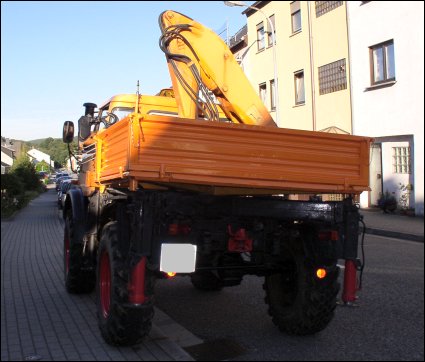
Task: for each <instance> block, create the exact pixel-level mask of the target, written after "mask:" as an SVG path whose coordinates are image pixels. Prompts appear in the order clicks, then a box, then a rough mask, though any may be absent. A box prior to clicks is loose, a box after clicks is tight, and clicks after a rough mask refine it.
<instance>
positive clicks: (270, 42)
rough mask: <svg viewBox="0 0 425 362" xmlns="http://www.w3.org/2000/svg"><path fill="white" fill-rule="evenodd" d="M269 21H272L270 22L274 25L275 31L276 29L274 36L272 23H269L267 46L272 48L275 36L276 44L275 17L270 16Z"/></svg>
mask: <svg viewBox="0 0 425 362" xmlns="http://www.w3.org/2000/svg"><path fill="white" fill-rule="evenodd" d="M269 19H270V22H271V23H272V24H273V29H274V34H272V31H273V29H272V28H271V26H270V23H269V22H267V27H268V30H269V31H268V32H267V35H268V43H267V45H268V46H271V45H273V36H274V43H275V44H276V24H275V22H274V15H272V16H270V18H269Z"/></svg>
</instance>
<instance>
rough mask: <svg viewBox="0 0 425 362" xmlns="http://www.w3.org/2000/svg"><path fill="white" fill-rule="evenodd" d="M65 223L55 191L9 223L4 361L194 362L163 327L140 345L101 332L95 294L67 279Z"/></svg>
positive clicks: (158, 319) (4, 256)
mask: <svg viewBox="0 0 425 362" xmlns="http://www.w3.org/2000/svg"><path fill="white" fill-rule="evenodd" d="M62 238H63V222H62V220H61V219H60V217H59V213H58V208H57V204H56V193H55V191H54V190H53V189H51V190H49V191H47V192H46V193H44V194H42V195H41V196H40V197H38V198H37V199H35V200H33V201H32V202H31V203H30V204H29V205H28V206H27V207H26V208H25V209H23V210H22V211H20V212H19V213H18V214H16V215H15V216H14V217H12V218H11V219H10V220H6V221H2V222H1V278H2V281H1V360H2V361H13V360H15V361H22V360H34V361H35V360H43V361H49V360H50V361H60V360H61V361H66V360H73V361H78V360H81V361H89V360H90V361H96V360H97V361H110V360H116V361H123V360H137V361H193V360H194V359H193V358H192V357H191V356H190V355H189V354H187V352H186V351H184V350H183V349H182V348H181V347H180V346H179V345H178V344H177V343H175V342H174V340H172V339H171V338H170V337H168V334H169V333H168V332H167V335H166V334H165V333H164V332H163V329H162V327H159V325H161V324H164V322H163V320H164V315H163V314H162V313H161V312H160V311H159V312H157V313H156V316H155V318H154V321H153V327H152V331H151V333H150V334H149V336H148V337H147V338H145V340H144V341H143V342H142V343H141V344H139V345H137V346H133V347H112V346H109V345H108V344H106V343H105V342H104V341H103V339H102V337H101V335H100V332H99V329H98V326H97V319H96V306H95V295H94V293H92V294H89V295H71V294H68V293H67V292H66V291H65V287H64V285H63V266H62V260H63V251H62V248H63V246H62Z"/></svg>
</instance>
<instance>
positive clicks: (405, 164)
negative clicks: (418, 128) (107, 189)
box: [393, 147, 412, 173]
mask: <svg viewBox="0 0 425 362" xmlns="http://www.w3.org/2000/svg"><path fill="white" fill-rule="evenodd" d="M411 171H412V170H411V162H410V147H393V173H411Z"/></svg>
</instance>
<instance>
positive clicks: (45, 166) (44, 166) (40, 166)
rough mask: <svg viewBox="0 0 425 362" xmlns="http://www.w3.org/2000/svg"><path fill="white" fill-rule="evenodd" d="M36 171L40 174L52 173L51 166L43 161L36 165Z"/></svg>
mask: <svg viewBox="0 0 425 362" xmlns="http://www.w3.org/2000/svg"><path fill="white" fill-rule="evenodd" d="M35 170H36V171H37V172H40V171H46V172H49V171H50V165H49V164H48V163H47V162H46V161H44V160H43V161H41V162H39V163H37V164H36V165H35Z"/></svg>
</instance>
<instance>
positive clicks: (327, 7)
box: [315, 1, 344, 18]
mask: <svg viewBox="0 0 425 362" xmlns="http://www.w3.org/2000/svg"><path fill="white" fill-rule="evenodd" d="M315 3H316V18H318V17H320V16H322V15H325V14H326V13H328V12H330V11H332V10H334V9H336V8H337V7H339V6H341V5H342V4H343V3H344V2H343V1H316V2H315Z"/></svg>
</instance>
